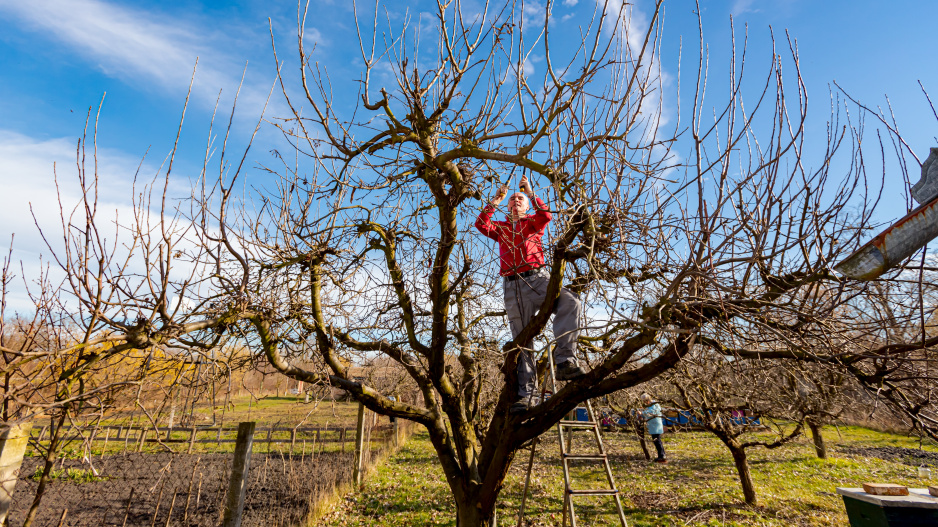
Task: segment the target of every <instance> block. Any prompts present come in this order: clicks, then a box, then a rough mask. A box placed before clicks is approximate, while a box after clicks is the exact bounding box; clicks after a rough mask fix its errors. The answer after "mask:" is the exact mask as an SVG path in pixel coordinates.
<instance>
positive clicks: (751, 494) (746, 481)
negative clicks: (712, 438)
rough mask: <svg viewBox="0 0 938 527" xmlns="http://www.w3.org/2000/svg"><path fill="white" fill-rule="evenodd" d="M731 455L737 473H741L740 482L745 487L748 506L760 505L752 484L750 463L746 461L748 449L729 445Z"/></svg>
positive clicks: (744, 492)
mask: <svg viewBox="0 0 938 527" xmlns="http://www.w3.org/2000/svg"><path fill="white" fill-rule="evenodd" d="M727 446H728V447H729V449H730V453H732V454H733V463H735V464H736V472H738V473H739V482H740V483H741V484H742V486H743V497H744V498H745V500H746V504H747V505H752V506H755V505H758V504H759V502H758V500H757V499H756V489H755V487H754V486H753V484H752V474H751V473H750V472H749V461H748V460H747V459H746V449H745V448H739V447H734V446H730V445H727Z"/></svg>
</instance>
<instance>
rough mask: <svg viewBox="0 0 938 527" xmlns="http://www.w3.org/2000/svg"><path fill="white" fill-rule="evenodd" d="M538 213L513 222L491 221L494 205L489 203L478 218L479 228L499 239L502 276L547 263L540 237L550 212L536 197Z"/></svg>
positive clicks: (477, 227)
mask: <svg viewBox="0 0 938 527" xmlns="http://www.w3.org/2000/svg"><path fill="white" fill-rule="evenodd" d="M533 201H534V210H535V213H534V214H531V215H529V216H525V217H524V218H521V219H520V220H518V221H516V222H514V225H512V222H511V220H510V218H506V221H492V214H494V213H495V206H494V205H492V204H489V205H488V206H486V207H485V208H484V209H482V213H481V214H479V217H478V218H477V219H476V229H479V232H481V233H482V234H484V235H486V236H488V237H489V238H491V239H493V240H495V241H497V242H498V253H499V254H498V255H499V260H500V261H501V271H500V272H499V274H500V275H502V276H509V275H513V274H516V273H521V272H524V271H528V270H530V269H537V268H538V267H541V266H543V265H544V246H543V244H542V243H541V238H542V237H543V236H544V229H546V228H547V224H548V223H549V222H550V218H551V216H550V212H548V211H547V206H546V205H544V202H543V201H541V198H538V197H536V196H535V198H534V200H533Z"/></svg>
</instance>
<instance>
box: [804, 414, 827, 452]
mask: <svg viewBox="0 0 938 527" xmlns="http://www.w3.org/2000/svg"><path fill="white" fill-rule="evenodd" d="M808 428H810V429H811V437H812V438H814V451H815V452H817V457H819V458H821V459H827V445H825V444H824V436H823V435H821V425H819V424H818V423H815V422H814V421H808Z"/></svg>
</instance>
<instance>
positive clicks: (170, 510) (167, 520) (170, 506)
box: [165, 489, 179, 527]
mask: <svg viewBox="0 0 938 527" xmlns="http://www.w3.org/2000/svg"><path fill="white" fill-rule="evenodd" d="M177 492H179V491H178V489H173V501H171V502H169V512H168V513H166V525H165V527H169V521H170V520H172V519H173V506H174V505H176V493H177Z"/></svg>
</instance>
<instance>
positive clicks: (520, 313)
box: [475, 176, 586, 414]
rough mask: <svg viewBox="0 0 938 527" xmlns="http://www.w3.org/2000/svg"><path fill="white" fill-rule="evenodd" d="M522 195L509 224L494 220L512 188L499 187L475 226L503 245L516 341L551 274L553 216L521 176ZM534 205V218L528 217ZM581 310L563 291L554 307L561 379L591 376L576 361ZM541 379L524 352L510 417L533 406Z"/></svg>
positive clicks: (513, 200)
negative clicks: (547, 236) (548, 244)
mask: <svg viewBox="0 0 938 527" xmlns="http://www.w3.org/2000/svg"><path fill="white" fill-rule="evenodd" d="M519 186H520V187H521V192H516V193H514V194H512V196H511V197H510V198H509V199H508V217H507V218H505V221H492V215H493V214H495V210H496V209H497V208H498V204H499V203H501V201H502V200H503V199H505V196H507V195H508V185H502V186H501V187H500V188H499V189H498V193H497V194H496V196H495V198H494V199H492V201H491V202H489V204H488V205H487V206H486V207H485V208H484V209H483V210H482V213H481V214H479V217H478V219H476V223H475V226H476V228H477V229H479V232H481V233H482V234H484V235H486V236H488V237H489V238H491V239H493V240H495V241H496V242H498V254H499V263H500V271H499V274H501V276H502V277H503V279H504V280H503V284H502V285H503V290H504V294H505V311H506V312H507V314H508V322H509V325H510V326H511V336H512V338H515V337H517V336H518V334H519V333H521V330H522V329H524V326H526V325H527V324H528V322H529V321H530V320H531V317H533V316H534V313H535V312H536V311H537V310H538V308H539V307H541V304H542V303H543V302H544V298H545V297H546V296H547V283H548V282H549V281H550V273H549V272H548V271H547V267H546V266H545V265H544V246H543V244H542V242H541V238H543V236H544V229H546V228H547V224H548V223H549V222H550V219H551V215H550V212H549V211H548V210H547V206H546V205H545V204H544V202H543V201H541V198H539V197H537V196H535V195H534V191H533V190H532V189H531V184H530V183H528V178H527V176H521V184H520V185H519ZM532 204H533V206H534V214H528V208H529V207H530V206H531V205H532ZM581 311H582V306H581V304H580V299H579V298H578V297H577V296H576V295H575V294H573V293H572V292H571V291H570V290H568V289H566V288H562V289H561V290H560V298H558V299H557V306H556V308H555V309H554V337H555V338H556V339H557V347H556V348H555V350H554V362H555V364H556V365H557V380H560V381H572V380H574V379H577V378H579V377H582V376H583V375H585V374H586V371H585V370H584V369H583V368H582V367H581V366H580V364H579V362H577V359H576V356H575V355H574V353H575V352H576V339H577V335H578V334H579V332H580V330H579V319H580V313H581ZM536 389H537V378H536V375H535V369H534V359H533V358H532V357H531V352H530V350H526V349H525V350H522V352H521V356H520V357H519V358H518V400H517V401H515V402H514V403H513V404H512V405H511V407H510V408H509V413H513V414H514V413H521V412H525V411H527V410H528V409H529V408H531V407H532V406H534V404H536V403H535V394H534V392H535V390H536Z"/></svg>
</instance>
